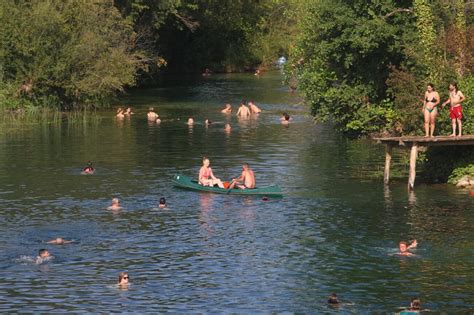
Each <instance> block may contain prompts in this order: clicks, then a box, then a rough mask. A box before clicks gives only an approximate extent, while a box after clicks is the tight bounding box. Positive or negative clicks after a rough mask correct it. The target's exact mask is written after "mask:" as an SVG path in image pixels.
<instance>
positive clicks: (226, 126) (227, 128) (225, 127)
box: [224, 124, 232, 130]
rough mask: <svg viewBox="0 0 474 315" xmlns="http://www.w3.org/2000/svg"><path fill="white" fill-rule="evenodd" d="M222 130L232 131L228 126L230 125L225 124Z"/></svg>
mask: <svg viewBox="0 0 474 315" xmlns="http://www.w3.org/2000/svg"><path fill="white" fill-rule="evenodd" d="M224 129H226V130H230V129H232V127H231V126H230V124H225V126H224Z"/></svg>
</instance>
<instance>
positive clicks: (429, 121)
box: [423, 83, 440, 138]
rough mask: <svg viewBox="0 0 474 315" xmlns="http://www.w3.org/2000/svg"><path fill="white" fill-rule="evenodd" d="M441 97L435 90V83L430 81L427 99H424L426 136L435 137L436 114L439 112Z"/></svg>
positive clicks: (426, 93)
mask: <svg viewBox="0 0 474 315" xmlns="http://www.w3.org/2000/svg"><path fill="white" fill-rule="evenodd" d="M439 102H440V97H439V94H438V92H436V91H435V88H434V85H433V84H432V83H428V86H427V88H426V92H425V99H424V100H423V115H424V117H425V138H426V137H433V135H434V130H435V127H436V115H437V114H438V109H437V107H436V106H438V104H439Z"/></svg>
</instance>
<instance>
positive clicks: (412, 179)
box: [408, 142, 418, 190]
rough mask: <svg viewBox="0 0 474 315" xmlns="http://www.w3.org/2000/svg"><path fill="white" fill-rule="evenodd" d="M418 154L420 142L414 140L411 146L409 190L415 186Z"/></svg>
mask: <svg viewBox="0 0 474 315" xmlns="http://www.w3.org/2000/svg"><path fill="white" fill-rule="evenodd" d="M417 156H418V143H416V142H414V143H413V145H412V146H411V152H410V173H409V175H408V190H413V188H414V187H415V177H416V158H417Z"/></svg>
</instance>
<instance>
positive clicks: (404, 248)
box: [398, 240, 418, 256]
mask: <svg viewBox="0 0 474 315" xmlns="http://www.w3.org/2000/svg"><path fill="white" fill-rule="evenodd" d="M417 245H418V242H417V241H416V240H413V241H412V242H411V243H410V245H408V244H407V243H406V242H403V241H402V242H400V243H398V250H399V252H398V255H402V256H414V255H415V254H413V253H410V252H409V251H408V250H409V249H412V248H416V246H417Z"/></svg>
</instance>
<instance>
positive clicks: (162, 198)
mask: <svg viewBox="0 0 474 315" xmlns="http://www.w3.org/2000/svg"><path fill="white" fill-rule="evenodd" d="M158 206H159V207H160V208H164V207H166V199H165V197H161V198H160V203H159V205H158Z"/></svg>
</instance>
